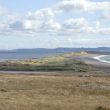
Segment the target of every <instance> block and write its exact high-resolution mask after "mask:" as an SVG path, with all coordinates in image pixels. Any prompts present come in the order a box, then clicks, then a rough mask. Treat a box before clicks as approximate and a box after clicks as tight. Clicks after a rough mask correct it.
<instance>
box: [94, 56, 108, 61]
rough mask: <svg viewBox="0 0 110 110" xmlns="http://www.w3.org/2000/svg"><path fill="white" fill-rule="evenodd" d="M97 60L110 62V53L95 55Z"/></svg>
mask: <svg viewBox="0 0 110 110" xmlns="http://www.w3.org/2000/svg"><path fill="white" fill-rule="evenodd" d="M94 58H95V59H96V60H99V61H101V62H105V63H110V55H100V56H97V57H94Z"/></svg>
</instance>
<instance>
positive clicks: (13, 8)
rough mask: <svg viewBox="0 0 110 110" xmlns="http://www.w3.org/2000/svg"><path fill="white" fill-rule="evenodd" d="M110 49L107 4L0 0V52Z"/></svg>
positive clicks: (91, 0) (90, 0)
mask: <svg viewBox="0 0 110 110" xmlns="http://www.w3.org/2000/svg"><path fill="white" fill-rule="evenodd" d="M99 46H110V0H0V50H1V49H15V48H56V47H99Z"/></svg>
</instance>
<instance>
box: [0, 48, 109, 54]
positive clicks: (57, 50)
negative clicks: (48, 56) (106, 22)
mask: <svg viewBox="0 0 110 110" xmlns="http://www.w3.org/2000/svg"><path fill="white" fill-rule="evenodd" d="M79 51H87V52H100V53H101V52H102V53H103V52H106V53H110V47H98V48H55V49H47V48H33V49H16V50H8V51H0V52H34V53H68V52H79Z"/></svg>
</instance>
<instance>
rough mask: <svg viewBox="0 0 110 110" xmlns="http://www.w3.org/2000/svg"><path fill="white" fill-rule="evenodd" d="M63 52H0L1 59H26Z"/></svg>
mask: <svg viewBox="0 0 110 110" xmlns="http://www.w3.org/2000/svg"><path fill="white" fill-rule="evenodd" d="M60 54H62V53H46V52H45V53H44V52H43V53H37V52H0V61H6V60H26V59H38V58H43V57H49V56H53V55H54V56H55V55H60Z"/></svg>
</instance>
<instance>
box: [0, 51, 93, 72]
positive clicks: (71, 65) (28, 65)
mask: <svg viewBox="0 0 110 110" xmlns="http://www.w3.org/2000/svg"><path fill="white" fill-rule="evenodd" d="M85 54H87V53H85V52H81V53H80V52H79V53H70V54H64V55H59V56H53V57H46V58H42V59H30V60H17V61H6V62H1V63H0V70H11V71H73V72H87V71H93V70H95V69H94V68H93V67H91V66H89V65H86V64H85V63H83V62H80V61H76V60H73V58H72V57H73V56H79V55H85Z"/></svg>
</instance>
